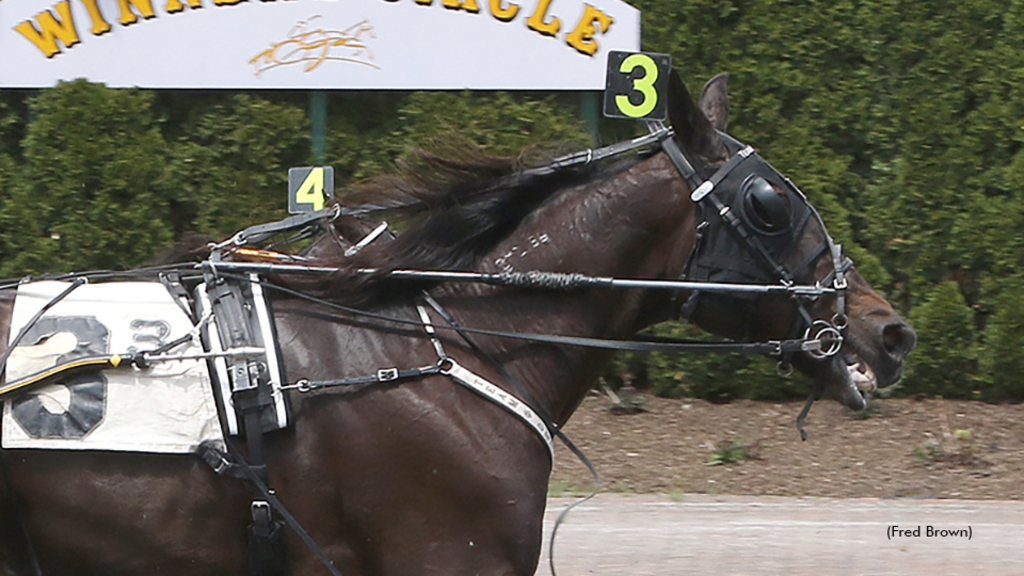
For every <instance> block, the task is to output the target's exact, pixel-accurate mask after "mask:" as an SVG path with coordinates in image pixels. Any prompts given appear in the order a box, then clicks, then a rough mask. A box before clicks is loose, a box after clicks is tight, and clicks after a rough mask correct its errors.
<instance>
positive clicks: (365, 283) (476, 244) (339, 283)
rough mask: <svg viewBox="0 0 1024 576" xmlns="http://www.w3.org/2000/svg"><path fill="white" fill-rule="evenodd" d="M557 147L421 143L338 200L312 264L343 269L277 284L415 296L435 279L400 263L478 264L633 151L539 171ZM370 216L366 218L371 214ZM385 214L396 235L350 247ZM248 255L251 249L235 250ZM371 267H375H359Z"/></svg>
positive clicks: (313, 290)
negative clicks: (515, 151) (415, 274)
mask: <svg viewBox="0 0 1024 576" xmlns="http://www.w3.org/2000/svg"><path fill="white" fill-rule="evenodd" d="M556 151H557V150H554V149H550V150H539V149H530V150H527V151H526V152H524V153H521V154H520V155H518V156H512V157H507V156H491V155H486V154H483V153H481V152H479V151H478V150H476V149H473V148H471V147H467V146H461V147H458V148H454V147H451V148H448V149H445V154H444V155H441V154H437V153H433V152H428V151H426V150H423V149H416V150H413V151H412V154H411V155H410V156H409V157H408V158H407V159H404V160H401V161H399V162H397V163H396V170H395V171H394V172H393V173H390V174H384V175H381V176H377V177H374V178H371V179H368V180H365V181H362V182H358V183H356V184H354V185H352V186H349V187H348V188H346V189H343V190H341V191H339V192H338V193H337V194H336V197H337V199H336V200H333V201H332V202H333V203H335V204H337V205H338V206H339V207H340V208H341V209H342V214H349V213H353V212H355V213H360V212H362V215H358V216H351V215H342V216H340V217H338V218H337V219H336V220H335V221H334V222H333V223H332V224H331V225H330V227H329V228H328V229H327V231H326V233H325V234H324V235H323V236H322V237H321V238H320V239H319V240H318V241H317V242H315V243H314V245H313V247H312V248H313V251H312V253H311V254H310V261H309V264H312V265H315V266H323V267H330V268H336V269H338V271H337V272H336V273H333V274H331V275H329V276H296V275H276V276H275V275H272V276H271V279H272V281H274V282H275V283H278V284H281V285H283V286H286V287H289V288H292V289H295V290H299V291H302V292H304V293H307V294H309V295H311V296H315V297H319V298H325V299H328V300H331V301H335V302H339V303H346V304H370V305H385V304H388V303H391V302H394V301H398V300H407V299H408V298H409V297H410V296H414V295H415V294H417V293H419V291H420V290H422V289H424V288H427V287H429V286H430V285H431V284H432V283H431V282H426V281H423V282H416V281H410V280H408V279H403V280H395V279H394V278H393V277H391V276H389V273H390V272H391V271H393V270H399V269H407V270H455V271H470V270H474V269H476V267H477V265H478V264H479V262H480V260H481V259H482V258H483V257H484V256H485V255H486V254H488V253H489V252H491V251H492V250H493V249H494V248H495V246H497V245H498V244H499V243H500V242H501V241H502V240H504V239H505V238H507V237H508V236H509V235H510V234H512V232H514V231H515V229H516V228H517V227H518V226H519V225H520V223H522V221H523V220H524V219H525V218H526V217H527V216H529V215H530V214H532V213H533V212H535V211H536V210H537V209H538V208H539V207H540V206H541V205H543V204H544V203H545V201H546V200H548V199H549V198H551V197H552V196H554V195H556V194H557V193H558V192H560V191H562V190H566V189H568V188H570V187H572V186H576V185H581V184H584V183H586V182H589V181H591V180H593V179H595V178H597V177H599V176H601V175H605V174H608V173H614V172H618V171H620V170H622V169H625V168H626V167H628V166H630V165H632V164H634V163H635V162H637V161H638V158H632V159H628V160H624V161H622V162H619V163H617V164H615V165H613V166H610V167H606V168H598V167H597V166H595V165H593V164H583V165H575V166H571V167H561V168H558V169H556V170H532V169H531V168H532V167H537V166H544V165H547V164H548V163H549V162H550V161H551V159H552V158H553V157H554V156H555V154H554V152H556ZM371 215H372V217H368V216H371ZM380 219H386V220H387V222H388V224H389V229H390V230H398V231H400V232H401V233H400V234H397V235H392V234H390V233H388V234H385V235H384V236H382V237H380V238H378V239H376V240H374V241H373V242H372V243H371V244H369V245H368V246H366V247H365V248H363V249H362V250H360V251H359V252H358V253H356V254H355V255H354V256H346V255H345V248H347V247H349V246H351V245H352V244H355V243H356V242H358V241H359V240H360V239H361V238H362V237H363V236H364V235H365V234H366V233H367V232H369V231H370V230H372V229H373V228H374V227H375V226H376V224H377V222H375V221H374V220H380ZM209 244H210V243H209V239H208V238H206V237H199V236H195V237H191V236H189V237H186V238H183V239H181V240H179V242H178V243H177V244H176V245H175V246H174V247H173V248H171V249H169V250H168V251H166V252H165V253H164V254H162V255H161V256H160V257H159V258H157V259H156V261H155V263H160V264H163V263H169V262H177V261H182V260H194V259H195V258H199V257H201V256H202V255H207V254H208V246H209ZM236 258H237V259H241V260H247V259H250V258H249V257H244V256H237V255H236ZM366 269H373V270H374V271H375V272H374V273H371V274H367V273H364V272H357V271H362V270H366Z"/></svg>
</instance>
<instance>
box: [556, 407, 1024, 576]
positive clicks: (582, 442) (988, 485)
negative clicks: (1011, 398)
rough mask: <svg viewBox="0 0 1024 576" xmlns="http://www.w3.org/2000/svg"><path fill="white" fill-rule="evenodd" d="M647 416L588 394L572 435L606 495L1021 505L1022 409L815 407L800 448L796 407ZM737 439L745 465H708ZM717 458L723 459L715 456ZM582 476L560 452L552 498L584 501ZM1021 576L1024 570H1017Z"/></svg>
mask: <svg viewBox="0 0 1024 576" xmlns="http://www.w3.org/2000/svg"><path fill="white" fill-rule="evenodd" d="M643 399H644V400H645V401H646V407H647V410H648V411H647V412H642V413H640V414H634V415H621V416H616V415H614V414H612V413H611V412H609V411H608V410H607V406H608V400H607V398H606V397H604V396H596V395H591V396H589V397H588V398H587V399H586V400H584V402H583V404H582V405H581V406H580V408H579V410H577V412H576V414H575V415H574V416H573V418H572V420H570V421H569V424H568V425H567V426H566V428H565V431H566V433H567V434H568V435H569V436H570V437H571V438H572V439H573V440H574V441H575V442H576V443H577V445H579V447H580V448H582V449H583V451H584V452H585V453H586V454H587V455H588V456H589V457H590V458H591V459H592V460H593V462H594V464H595V465H596V466H597V469H598V471H599V472H600V474H601V477H602V480H603V481H604V485H605V490H608V491H613V492H625V493H662V494H671V495H679V494H711V495H716V494H732V495H757V496H797V497H807V496H817V497H832V498H964V499H976V500H990V499H993V500H1021V499H1022V498H1024V405H1022V404H1016V405H992V404H984V403H981V402H968V401H954V400H920V401H918V400H912V399H903V398H900V399H883V400H876V401H874V402H875V404H874V406H875V407H874V409H873V410H874V411H873V412H872V413H871V414H870V415H869V417H867V418H865V417H864V415H852V414H850V413H848V411H846V410H845V409H843V408H842V407H841V406H839V405H838V404H836V403H835V402H819V403H816V404H815V405H814V407H813V408H812V409H811V413H810V416H809V417H808V419H807V426H806V429H807V432H808V434H809V439H808V441H807V442H801V441H800V437H799V436H798V434H797V431H796V426H795V425H794V420H795V419H796V415H797V414H798V413H799V412H800V408H801V405H802V403H801V402H791V403H765V402H752V401H738V402H733V403H731V404H724V405H714V404H710V403H708V402H704V401H700V400H668V399H663V398H656V397H647V396H645V397H644V398H643ZM732 442H735V444H736V445H738V446H739V448H738V449H736V450H734V451H733V452H737V453H739V452H743V451H744V449H745V451H746V452H747V455H748V456H749V457H748V458H747V459H745V460H743V461H740V462H737V463H733V464H722V465H717V466H709V465H708V462H709V459H711V458H712V457H713V456H714V455H715V453H716V447H719V446H721V445H722V444H723V443H732ZM718 452H719V454H723V451H721V450H719V451H718ZM590 485H591V481H590V475H589V474H588V473H587V472H586V469H585V468H584V467H583V466H582V465H580V463H579V462H578V461H576V459H575V458H574V457H573V456H572V454H571V453H569V451H568V450H566V449H564V447H559V448H558V449H557V451H556V457H555V470H554V473H553V474H552V484H551V495H553V496H562V495H573V494H578V493H582V492H585V491H586V490H587V489H588V488H589V486H590ZM1022 574H1024V572H1022Z"/></svg>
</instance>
